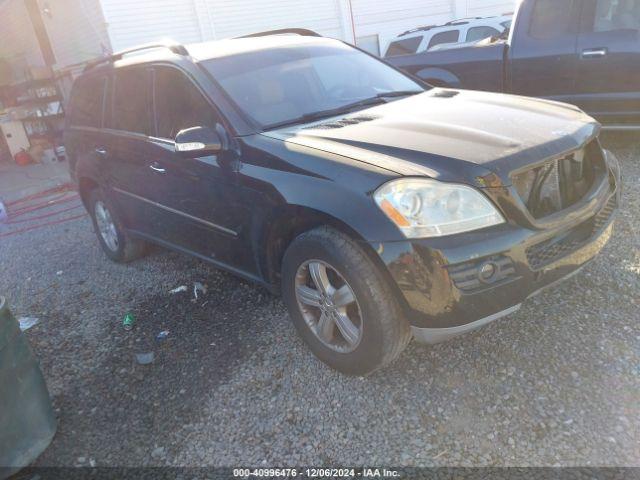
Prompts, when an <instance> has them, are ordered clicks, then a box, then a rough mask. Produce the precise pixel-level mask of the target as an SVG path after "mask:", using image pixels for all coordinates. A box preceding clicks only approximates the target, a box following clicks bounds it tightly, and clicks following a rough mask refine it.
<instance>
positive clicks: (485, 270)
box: [480, 263, 496, 282]
mask: <svg viewBox="0 0 640 480" xmlns="http://www.w3.org/2000/svg"><path fill="white" fill-rule="evenodd" d="M495 273H496V266H495V265H494V264H493V263H485V264H484V265H482V266H481V267H480V280H482V281H484V282H488V281H489V280H491V277H493V275H494V274H495Z"/></svg>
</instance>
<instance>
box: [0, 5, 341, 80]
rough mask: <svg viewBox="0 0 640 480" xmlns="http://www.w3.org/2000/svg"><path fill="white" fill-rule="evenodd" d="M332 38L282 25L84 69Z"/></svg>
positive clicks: (161, 47) (134, 52)
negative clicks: (245, 34)
mask: <svg viewBox="0 0 640 480" xmlns="http://www.w3.org/2000/svg"><path fill="white" fill-rule="evenodd" d="M0 1H1V0H0ZM335 41H336V40H333V39H329V38H324V37H322V36H320V35H318V34H317V33H315V32H312V31H310V30H305V29H285V30H274V31H270V32H260V33H255V34H252V35H247V36H244V37H238V38H231V39H225V40H213V41H208V42H200V43H192V44H189V45H186V46H185V45H180V44H177V43H171V42H164V43H155V44H145V45H139V46H136V47H132V48H130V49H127V50H124V51H122V52H116V53H113V54H112V55H109V56H108V57H104V58H99V59H97V60H94V61H93V62H89V63H88V64H87V66H86V67H85V70H84V71H85V72H87V71H90V70H94V69H96V70H102V69H103V68H105V67H113V66H116V67H121V66H128V65H138V64H144V63H149V62H153V61H160V60H167V59H178V58H189V59H190V60H191V61H194V62H200V61H203V60H209V59H212V58H222V57H227V56H231V55H238V54H242V53H247V52H256V51H260V50H267V49H272V48H277V47H282V46H294V45H304V44H310V43H315V44H317V43H328V42H335ZM98 67H99V68H98Z"/></svg>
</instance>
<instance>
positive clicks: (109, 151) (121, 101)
mask: <svg viewBox="0 0 640 480" xmlns="http://www.w3.org/2000/svg"><path fill="white" fill-rule="evenodd" d="M151 74H152V70H151V69H150V68H148V67H145V66H137V67H127V68H120V69H116V70H115V73H114V75H113V87H112V89H111V97H112V101H111V104H110V114H109V115H107V116H108V117H109V118H108V121H107V123H106V125H107V127H109V128H108V129H106V132H107V134H106V135H105V141H104V144H103V145H101V147H100V149H101V152H100V153H101V155H102V157H103V162H104V163H105V164H106V165H108V167H109V177H108V185H109V187H110V190H111V194H112V198H114V199H115V202H116V204H117V205H116V206H117V209H118V213H119V216H120V218H121V219H122V220H123V221H124V223H125V225H126V227H127V228H129V229H130V230H134V231H136V232H141V233H145V234H151V233H152V228H151V224H150V222H149V218H150V214H151V212H152V205H151V204H150V202H149V201H147V198H148V196H149V195H150V194H151V192H153V191H154V189H155V188H156V187H155V185H154V184H153V178H150V177H149V175H148V174H147V169H148V165H149V163H150V162H151V161H152V160H151V158H152V157H151V154H152V151H151V150H150V145H151V143H150V135H151V133H152V131H153V120H152V119H153V117H152V94H151V86H152V84H151V78H152V77H151Z"/></svg>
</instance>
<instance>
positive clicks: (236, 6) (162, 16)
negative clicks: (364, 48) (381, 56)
mask: <svg viewBox="0 0 640 480" xmlns="http://www.w3.org/2000/svg"><path fill="white" fill-rule="evenodd" d="M514 3H515V0H506V1H505V0H394V1H392V2H390V1H382V0H351V2H349V0H312V1H302V0H137V1H136V2H135V3H134V2H131V1H130V0H102V6H103V11H104V15H105V17H106V20H107V23H108V25H109V34H110V37H111V43H112V44H113V48H114V49H115V50H119V49H122V48H126V47H129V46H131V45H136V44H140V43H146V42H150V41H154V40H158V39H161V38H171V39H173V40H175V41H177V42H181V43H189V42H197V41H201V40H211V39H219V38H228V37H234V36H238V35H242V34H246V33H251V32H256V31H261V30H271V29H277V28H285V27H304V28H310V29H312V30H316V31H318V32H320V33H321V34H323V35H326V36H330V37H335V38H341V39H344V40H347V41H353V32H352V29H351V14H353V18H354V22H355V34H356V37H364V36H370V35H378V37H379V40H380V46H381V48H382V50H383V51H384V48H385V47H386V44H387V43H388V42H389V40H391V39H392V38H394V37H395V36H396V35H398V34H399V33H402V32H403V31H405V30H407V29H410V28H414V27H416V26H420V25H426V24H432V23H441V22H446V21H449V20H452V19H454V18H456V17H461V16H467V15H474V16H475V15H495V14H500V13H503V12H505V11H510V10H512V9H513V7H512V6H513V4H514ZM460 5H462V7H461V6H460Z"/></svg>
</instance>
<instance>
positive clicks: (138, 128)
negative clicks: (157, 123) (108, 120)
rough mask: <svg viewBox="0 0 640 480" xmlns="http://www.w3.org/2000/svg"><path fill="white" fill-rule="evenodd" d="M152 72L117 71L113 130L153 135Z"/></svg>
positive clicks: (138, 69)
mask: <svg viewBox="0 0 640 480" xmlns="http://www.w3.org/2000/svg"><path fill="white" fill-rule="evenodd" d="M150 87H151V70H149V69H147V68H127V69H123V70H117V71H116V74H115V87H114V91H113V128H115V129H116V130H124V131H127V132H134V133H142V134H145V135H151V134H152V132H153V129H152V128H151V94H150V92H151V88H150Z"/></svg>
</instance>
